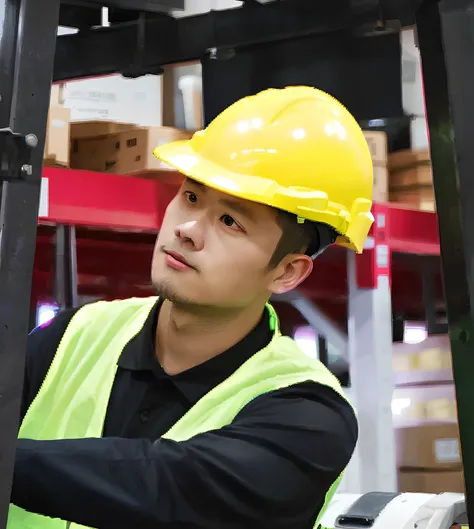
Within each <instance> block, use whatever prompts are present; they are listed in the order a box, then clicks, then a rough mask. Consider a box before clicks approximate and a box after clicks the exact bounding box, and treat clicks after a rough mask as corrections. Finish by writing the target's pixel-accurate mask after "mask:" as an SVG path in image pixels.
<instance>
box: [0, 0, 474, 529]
mask: <svg viewBox="0 0 474 529" xmlns="http://www.w3.org/2000/svg"><path fill="white" fill-rule="evenodd" d="M193 1H194V0H193ZM104 3H106V4H107V6H108V8H109V22H110V27H101V21H102V3H99V2H96V1H94V0H63V1H60V0H48V1H46V2H44V1H43V2H41V1H39V0H0V160H1V163H0V186H1V187H0V197H1V208H0V431H1V434H0V529H3V528H4V527H6V522H7V514H8V507H9V501H10V494H11V487H12V482H13V470H14V461H15V444H16V438H17V432H18V426H19V418H20V413H21V400H22V386H23V377H24V368H25V354H26V353H25V351H26V342H27V333H28V323H29V317H30V292H31V286H32V274H33V262H34V255H35V244H36V232H37V223H38V208H39V198H40V186H41V174H42V159H43V150H44V143H45V129H46V122H47V114H48V107H49V100H50V91H51V84H52V82H58V81H66V80H73V79H80V78H85V77H89V76H102V75H108V74H114V73H120V74H122V75H124V76H126V77H131V78H133V77H138V76H142V75H146V74H160V73H162V71H163V70H162V67H163V66H165V65H168V64H176V63H184V62H187V61H196V60H202V61H205V60H207V59H208V58H209V57H210V58H212V59H226V58H228V57H232V56H233V55H234V54H235V52H236V51H238V50H244V49H245V50H249V49H253V50H256V51H258V50H259V49H261V47H263V46H267V45H269V44H272V45H273V44H274V43H277V42H279V43H280V44H281V45H282V46H286V44H285V43H288V45H290V43H293V44H294V43H295V42H297V41H300V40H301V42H302V41H303V40H304V39H306V38H308V37H309V36H315V35H331V38H333V39H337V38H343V36H344V35H346V36H347V35H352V36H354V37H357V38H360V39H376V38H377V36H378V35H387V34H396V33H397V32H398V31H399V29H400V28H401V27H403V26H410V25H415V24H416V28H417V38H418V45H419V49H420V52H421V57H422V65H423V77H424V89H425V102H426V113H427V117H428V123H429V133H430V149H431V158H432V165H433V180H434V188H435V195H436V206H437V213H438V222H439V233H440V243H441V256H442V267H443V277H444V286H445V296H446V304H447V313H448V323H449V333H450V339H451V349H452V357H453V372H454V380H455V385H456V396H457V405H458V417H459V428H460V438H461V446H462V457H463V462H464V476H465V484H466V505H467V511H468V515H469V519H470V520H471V521H472V523H474V422H473V421H472V419H471V415H472V411H471V403H472V400H473V396H474V395H473V393H474V390H473V389H472V388H473V386H472V379H473V378H474V313H473V307H471V302H470V300H471V299H474V291H473V288H474V270H473V263H474V207H472V206H473V204H474V179H473V178H472V170H473V169H474V149H473V148H472V145H471V143H472V137H473V133H474V100H473V94H474V0H439V1H436V0H403V1H402V0H332V1H331V2H315V1H314V0H291V1H290V0H279V1H278V0H276V1H269V2H266V1H263V0H261V1H257V0H253V1H250V0H248V1H245V2H243V5H242V7H240V8H236V9H228V10H223V11H210V12H209V13H205V14H201V15H196V16H191V17H183V18H174V17H173V16H171V10H176V9H177V10H179V9H183V8H184V1H183V0H108V1H107V2H104ZM58 25H63V26H70V27H74V28H78V30H79V31H78V32H77V33H76V34H71V35H65V36H60V37H57V28H58ZM250 62H251V61H250ZM273 66H274V68H278V65H277V64H274V65H273ZM249 67H250V66H249ZM342 77H343V80H342V82H344V83H345V84H348V85H350V83H351V79H350V78H349V74H347V75H346V76H345V77H344V74H343V75H342ZM203 79H204V90H203V91H204V101H205V108H204V111H205V118H206V122H208V121H209V120H210V119H211V118H212V117H213V116H212V114H214V112H211V111H210V110H209V109H206V91H207V93H209V88H210V87H209V85H207V84H206V83H212V77H209V76H206V73H205V72H204V75H203ZM281 81H282V80H281V79H280V82H281ZM283 81H284V82H287V81H286V80H285V79H283ZM249 89H250V90H253V89H254V87H253V86H250V87H249ZM66 231H67V229H66ZM63 232H64V230H63ZM63 232H61V233H62V234H63V235H64V233H63ZM63 246H67V243H66V242H64V245H63Z"/></svg>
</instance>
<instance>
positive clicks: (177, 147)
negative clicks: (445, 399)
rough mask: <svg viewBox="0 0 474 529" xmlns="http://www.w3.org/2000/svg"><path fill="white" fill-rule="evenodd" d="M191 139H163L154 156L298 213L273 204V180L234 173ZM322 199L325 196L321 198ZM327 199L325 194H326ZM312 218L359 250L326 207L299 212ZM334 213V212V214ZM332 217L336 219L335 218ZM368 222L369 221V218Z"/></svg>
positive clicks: (229, 190) (222, 187)
mask: <svg viewBox="0 0 474 529" xmlns="http://www.w3.org/2000/svg"><path fill="white" fill-rule="evenodd" d="M191 143H192V142H191V141H190V140H182V141H175V142H172V143H166V144H163V145H160V146H158V147H156V148H155V149H154V151H153V154H154V156H156V157H157V158H158V159H159V160H161V161H162V162H164V163H166V164H167V165H169V166H171V167H173V168H174V169H176V170H177V171H179V172H180V173H181V174H183V175H184V176H187V177H189V178H191V179H192V180H195V181H197V182H199V183H201V184H204V185H206V186H208V187H211V188H213V189H216V190H217V191H221V192H223V193H226V194H228V195H232V196H235V197H238V198H243V199H245V200H250V201H252V202H257V203H259V204H264V205H267V206H270V207H276V208H278V209H282V210H285V211H289V212H290V213H293V214H295V215H298V214H299V213H297V212H295V211H290V210H289V209H287V208H285V207H279V205H278V204H277V205H275V204H276V203H278V196H279V191H280V186H278V184H277V183H276V182H274V181H272V180H269V179H266V178H261V177H255V176H248V175H242V174H235V173H234V172H232V171H229V170H227V169H226V168H225V167H222V166H220V165H218V164H216V163H214V162H212V161H210V160H207V159H206V158H204V157H203V156H201V155H200V154H199V153H198V152H196V151H195V149H194V148H193V147H192V145H191ZM322 202H324V200H323V201H322ZM325 202H326V203H327V197H325ZM301 216H304V217H305V218H307V219H308V220H310V221H312V222H322V223H324V224H328V225H329V226H331V227H333V228H334V229H335V230H336V232H338V233H339V234H340V236H339V237H338V238H337V240H336V244H337V245H339V246H344V247H346V248H349V249H352V250H355V251H356V252H357V253H360V252H362V249H363V243H362V244H357V243H356V241H352V240H351V239H350V238H349V237H347V235H346V234H345V231H346V230H345V229H341V228H343V226H340V227H338V226H336V225H334V224H335V223H334V222H328V218H330V219H331V220H332V219H333V214H329V213H328V211H327V208H326V207H322V208H321V210H320V211H318V210H313V211H312V212H311V214H308V216H306V215H301ZM334 217H335V216H334ZM334 220H337V219H336V218H334ZM369 225H370V221H369Z"/></svg>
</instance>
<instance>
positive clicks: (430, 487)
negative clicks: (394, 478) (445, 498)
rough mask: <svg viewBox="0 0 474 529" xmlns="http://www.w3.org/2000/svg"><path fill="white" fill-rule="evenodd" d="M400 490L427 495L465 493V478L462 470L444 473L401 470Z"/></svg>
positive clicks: (399, 478)
mask: <svg viewBox="0 0 474 529" xmlns="http://www.w3.org/2000/svg"><path fill="white" fill-rule="evenodd" d="M398 488H399V490H400V492H424V493H426V494H439V493H441V492H460V493H464V476H463V472H462V470H453V471H449V470H448V471H442V472H427V471H425V472H416V471H407V470H401V471H400V472H399V476H398Z"/></svg>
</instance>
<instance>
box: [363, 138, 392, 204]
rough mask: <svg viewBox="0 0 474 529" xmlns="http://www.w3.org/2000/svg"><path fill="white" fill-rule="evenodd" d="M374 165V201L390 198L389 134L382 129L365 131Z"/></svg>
mask: <svg viewBox="0 0 474 529" xmlns="http://www.w3.org/2000/svg"><path fill="white" fill-rule="evenodd" d="M364 136H365V139H366V141H367V144H368V146H369V149H370V154H371V156H372V164H373V167H374V190H373V194H372V200H373V201H374V202H387V200H388V168H387V153H388V148H387V135H386V134H385V132H382V131H371V130H367V131H364Z"/></svg>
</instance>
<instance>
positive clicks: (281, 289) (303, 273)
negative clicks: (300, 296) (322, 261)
mask: <svg viewBox="0 0 474 529" xmlns="http://www.w3.org/2000/svg"><path fill="white" fill-rule="evenodd" d="M312 270H313V260H312V259H311V257H310V256H309V255H303V254H291V255H287V256H286V257H285V258H284V259H283V260H282V261H281V263H280V264H279V265H278V266H277V267H276V268H275V270H274V274H273V279H272V282H271V284H270V286H269V290H270V292H271V293H272V294H284V293H285V292H289V291H290V290H293V289H294V288H296V287H297V286H298V285H300V284H301V283H302V282H303V281H304V280H305V279H306V278H307V277H308V276H309V274H311V272H312Z"/></svg>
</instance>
